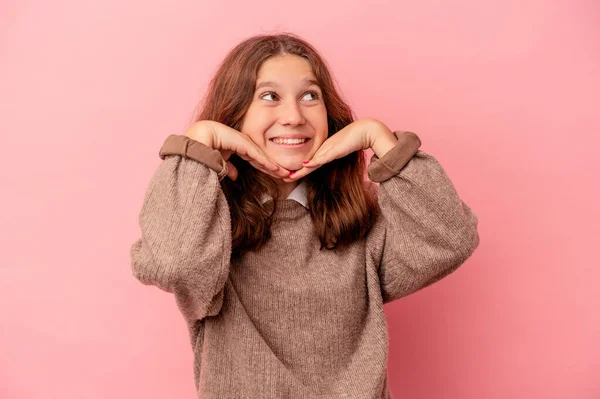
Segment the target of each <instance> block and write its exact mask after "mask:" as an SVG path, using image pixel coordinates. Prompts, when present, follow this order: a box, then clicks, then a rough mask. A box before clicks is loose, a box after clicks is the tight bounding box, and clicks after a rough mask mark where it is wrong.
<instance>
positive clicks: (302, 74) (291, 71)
mask: <svg viewBox="0 0 600 399" xmlns="http://www.w3.org/2000/svg"><path fill="white" fill-rule="evenodd" d="M315 80H316V79H315V75H314V73H313V70H312V66H311V65H310V63H309V62H308V61H307V60H306V59H304V58H302V57H299V56H296V55H283V56H275V57H271V58H269V59H268V60H266V61H265V62H264V63H263V64H262V66H261V67H260V69H259V70H258V74H257V78H256V85H257V86H258V85H259V84H261V83H264V82H266V81H269V82H270V83H271V85H277V84H288V83H291V84H294V83H298V84H304V83H310V81H315Z"/></svg>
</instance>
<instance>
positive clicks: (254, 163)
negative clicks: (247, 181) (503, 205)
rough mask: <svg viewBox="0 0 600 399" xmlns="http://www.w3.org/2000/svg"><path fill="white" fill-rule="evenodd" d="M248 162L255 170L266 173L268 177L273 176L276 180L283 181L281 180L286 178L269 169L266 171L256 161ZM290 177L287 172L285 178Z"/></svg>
mask: <svg viewBox="0 0 600 399" xmlns="http://www.w3.org/2000/svg"><path fill="white" fill-rule="evenodd" d="M248 162H249V163H250V165H252V166H253V167H254V169H256V170H259V171H261V172H263V173H266V174H267V175H269V176H272V177H274V178H276V179H281V178H283V177H284V176H279V175H277V174H276V172H273V171H270V170H268V169H265V168H264V167H263V166H262V165H261V164H259V163H258V162H256V161H254V160H249V161H248ZM278 172H279V171H278ZM288 175H289V172H287V173H286V174H285V176H288Z"/></svg>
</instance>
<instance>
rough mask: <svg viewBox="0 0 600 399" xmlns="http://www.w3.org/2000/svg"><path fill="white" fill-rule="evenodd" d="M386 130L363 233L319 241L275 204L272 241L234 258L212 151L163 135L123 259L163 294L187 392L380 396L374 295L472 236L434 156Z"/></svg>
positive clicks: (470, 218)
mask: <svg viewBox="0 0 600 399" xmlns="http://www.w3.org/2000/svg"><path fill="white" fill-rule="evenodd" d="M394 133H395V134H396V136H397V138H398V144H397V145H396V147H394V148H393V149H392V150H390V151H389V152H388V153H387V154H385V155H384V156H383V157H382V158H381V159H378V158H377V157H376V156H373V158H372V159H371V163H370V165H369V169H368V172H369V179H370V180H371V181H373V182H380V184H379V189H378V198H379V206H380V208H381V216H380V217H379V218H378V221H377V222H376V224H375V226H374V227H373V228H372V230H371V232H370V233H369V235H368V236H367V237H366V238H365V239H364V240H361V241H358V242H355V243H354V244H353V245H351V246H350V247H349V248H345V249H344V250H339V251H336V250H334V251H332V250H326V249H323V250H320V249H319V248H320V242H319V239H318V237H317V236H316V235H315V232H314V230H313V225H312V222H311V218H310V216H309V212H308V210H307V209H306V208H305V207H304V206H303V205H301V204H300V203H299V202H297V201H294V200H290V199H287V200H277V212H276V214H275V216H274V223H273V226H272V238H271V239H270V240H269V241H268V242H267V244H266V245H265V246H264V247H262V248H261V249H260V250H258V251H255V252H249V253H247V254H246V255H244V256H243V257H242V258H241V260H237V261H230V260H231V259H230V254H231V225H230V216H229V209H228V205H227V201H226V199H225V196H224V194H223V192H222V190H221V186H220V183H219V181H220V179H221V178H223V177H224V176H225V173H226V171H225V170H224V167H225V163H224V161H223V159H222V158H221V156H220V153H219V152H218V151H216V150H213V149H210V148H208V147H206V146H204V145H203V144H201V143H199V142H196V141H193V140H191V139H189V138H187V137H186V136H182V135H171V136H169V137H168V138H167V140H166V141H165V143H164V145H163V147H162V148H161V151H160V156H161V158H163V159H164V160H163V161H162V163H161V165H160V166H159V167H158V170H157V171H156V172H155V174H154V176H153V177H152V179H151V181H150V184H149V187H148V190H147V192H146V197H145V200H144V203H143V206H142V210H141V213H140V226H141V231H142V235H141V238H140V239H139V240H137V241H136V242H135V243H134V244H133V246H132V249H131V256H132V269H133V273H134V275H135V277H136V278H137V279H139V280H140V281H141V282H142V283H144V284H152V285H156V286H158V287H160V288H161V289H163V290H165V291H167V292H171V293H173V294H174V295H175V299H176V301H177V305H178V307H179V309H180V310H181V312H182V314H183V316H184V317H185V319H186V321H187V324H188V326H189V333H190V338H191V344H192V349H193V352H194V376H195V383H196V388H197V392H198V397H200V398H218V399H223V398H369V399H372V398H389V397H391V396H390V392H389V389H388V382H387V378H386V377H387V371H386V370H387V369H386V363H387V354H388V335H387V325H386V319H385V314H384V311H383V304H384V303H387V302H390V301H392V300H395V299H398V298H401V297H403V296H406V295H408V294H410V293H413V292H415V291H417V290H420V289H422V288H424V287H426V286H428V285H429V284H432V283H434V282H435V281H437V280H439V279H441V278H443V277H444V276H446V275H448V274H449V273H451V272H452V271H454V270H455V269H456V268H458V267H459V266H460V265H461V264H463V263H464V262H465V260H466V259H467V258H468V257H469V256H470V255H471V254H472V253H473V251H474V250H475V248H476V247H477V246H478V244H479V236H478V233H477V217H476V216H475V214H474V213H473V212H472V210H471V209H470V208H469V207H468V206H467V205H466V204H465V203H464V202H463V201H462V200H461V199H460V198H459V196H458V195H457V193H456V190H455V188H454V187H453V185H452V183H451V181H450V180H449V179H448V176H447V175H446V173H445V172H444V169H443V168H442V166H441V165H440V164H439V163H438V162H437V160H436V159H435V158H433V157H432V156H431V155H429V154H426V153H425V152H423V151H420V150H418V148H419V147H420V144H421V142H420V140H419V138H418V137H417V136H416V135H415V134H414V133H410V132H394ZM371 184H373V183H371ZM399 394H400V393H399Z"/></svg>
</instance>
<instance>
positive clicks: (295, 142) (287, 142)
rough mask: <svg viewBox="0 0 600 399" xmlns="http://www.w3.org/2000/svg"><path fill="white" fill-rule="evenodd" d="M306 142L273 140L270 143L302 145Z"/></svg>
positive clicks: (301, 140) (302, 140)
mask: <svg viewBox="0 0 600 399" xmlns="http://www.w3.org/2000/svg"><path fill="white" fill-rule="evenodd" d="M306 140H307V139H273V140H271V141H273V142H274V143H275V144H302V143H304V142H305V141H306Z"/></svg>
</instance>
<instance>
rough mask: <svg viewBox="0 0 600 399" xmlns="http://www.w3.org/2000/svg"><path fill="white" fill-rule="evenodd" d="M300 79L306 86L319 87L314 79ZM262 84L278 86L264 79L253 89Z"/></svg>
mask: <svg viewBox="0 0 600 399" xmlns="http://www.w3.org/2000/svg"><path fill="white" fill-rule="evenodd" d="M302 81H303V82H305V83H306V86H310V85H315V86H318V87H319V88H321V86H319V83H318V82H317V81H316V80H314V79H310V78H304V79H302ZM264 86H271V87H278V86H279V85H278V84H277V83H276V82H273V81H270V80H266V81H264V82H260V83H259V84H258V85H256V89H254V90H258V89H260V88H261V87H264Z"/></svg>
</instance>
